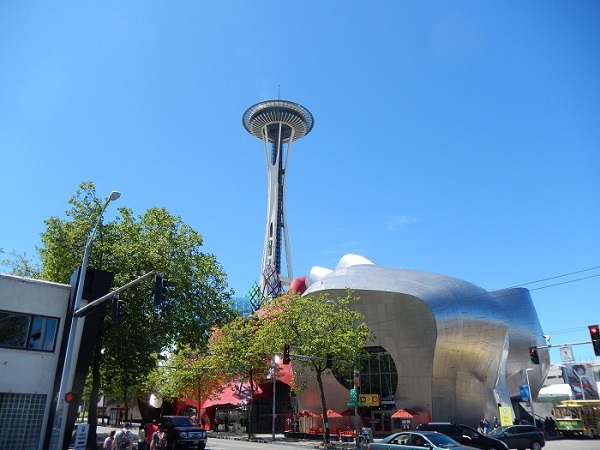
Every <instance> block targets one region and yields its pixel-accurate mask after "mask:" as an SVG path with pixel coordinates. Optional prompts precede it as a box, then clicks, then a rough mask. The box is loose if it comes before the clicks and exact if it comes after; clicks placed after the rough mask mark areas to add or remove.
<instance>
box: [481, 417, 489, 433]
mask: <svg viewBox="0 0 600 450" xmlns="http://www.w3.org/2000/svg"><path fill="white" fill-rule="evenodd" d="M489 432H490V421H489V420H487V418H486V417H484V418H483V434H488V433H489Z"/></svg>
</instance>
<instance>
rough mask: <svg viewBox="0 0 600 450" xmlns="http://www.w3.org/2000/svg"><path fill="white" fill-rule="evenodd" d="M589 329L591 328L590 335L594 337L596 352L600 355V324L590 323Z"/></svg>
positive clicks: (593, 342) (593, 343)
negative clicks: (599, 326) (599, 325)
mask: <svg viewBox="0 0 600 450" xmlns="http://www.w3.org/2000/svg"><path fill="white" fill-rule="evenodd" d="M588 329H589V330H590V337H591V338H592V346H593V347H594V354H595V355H596V356H600V328H598V325H588Z"/></svg>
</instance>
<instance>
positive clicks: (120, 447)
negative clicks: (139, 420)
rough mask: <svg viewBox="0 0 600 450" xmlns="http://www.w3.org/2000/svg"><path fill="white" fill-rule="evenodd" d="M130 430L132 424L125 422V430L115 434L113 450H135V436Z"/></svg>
mask: <svg viewBox="0 0 600 450" xmlns="http://www.w3.org/2000/svg"><path fill="white" fill-rule="evenodd" d="M130 428H131V424H130V423H129V422H125V425H124V426H123V428H122V429H121V430H119V431H118V432H117V433H115V440H114V441H113V443H112V449H113V450H133V434H132V433H131V430H130Z"/></svg>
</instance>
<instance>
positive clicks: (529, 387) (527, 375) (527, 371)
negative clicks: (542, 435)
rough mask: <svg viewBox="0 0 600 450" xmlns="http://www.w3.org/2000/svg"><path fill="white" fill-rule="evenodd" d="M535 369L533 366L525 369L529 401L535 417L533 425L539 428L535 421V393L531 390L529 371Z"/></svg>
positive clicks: (532, 415) (532, 414)
mask: <svg viewBox="0 0 600 450" xmlns="http://www.w3.org/2000/svg"><path fill="white" fill-rule="evenodd" d="M530 370H534V369H533V368H532V367H530V368H528V369H525V377H526V378H527V389H529V402H530V403H531V417H532V418H533V426H534V427H536V428H537V426H536V423H535V410H534V408H533V394H532V392H531V385H530V384H529V371H530Z"/></svg>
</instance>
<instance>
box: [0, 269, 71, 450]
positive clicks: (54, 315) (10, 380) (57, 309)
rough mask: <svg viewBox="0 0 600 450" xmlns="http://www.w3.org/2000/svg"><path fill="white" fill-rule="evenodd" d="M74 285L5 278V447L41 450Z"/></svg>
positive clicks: (0, 369) (0, 392)
mask: <svg viewBox="0 0 600 450" xmlns="http://www.w3.org/2000/svg"><path fill="white" fill-rule="evenodd" d="M70 294H71V286H69V285H65V284H58V283H50V282H47V281H39V280H33V279H29V278H22V277H15V276H11V275H3V274H0V448H2V449H4V450H12V449H15V450H16V449H19V450H29V449H35V450H41V449H42V448H43V441H44V435H45V433H46V429H47V426H48V417H49V415H50V408H51V407H52V404H53V402H52V397H53V392H54V388H55V386H54V384H55V374H56V372H57V368H58V363H59V350H60V346H61V345H60V344H61V337H62V334H63V329H64V323H65V320H64V318H65V317H66V315H67V309H68V306H69V299H70Z"/></svg>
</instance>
